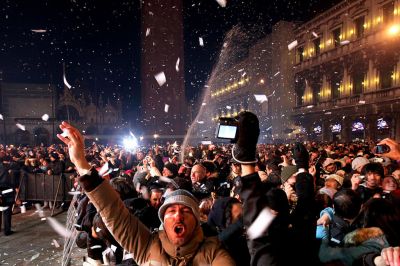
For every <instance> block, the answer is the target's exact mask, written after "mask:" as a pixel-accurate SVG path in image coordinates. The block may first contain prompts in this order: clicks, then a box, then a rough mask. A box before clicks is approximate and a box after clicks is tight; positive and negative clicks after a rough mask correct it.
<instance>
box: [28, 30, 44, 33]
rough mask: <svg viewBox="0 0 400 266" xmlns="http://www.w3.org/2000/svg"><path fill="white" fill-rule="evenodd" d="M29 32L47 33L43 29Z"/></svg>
mask: <svg viewBox="0 0 400 266" xmlns="http://www.w3.org/2000/svg"><path fill="white" fill-rule="evenodd" d="M31 31H32V32H34V33H45V32H47V30H45V29H32V30H31Z"/></svg>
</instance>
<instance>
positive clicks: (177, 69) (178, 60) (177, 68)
mask: <svg viewBox="0 0 400 266" xmlns="http://www.w3.org/2000/svg"><path fill="white" fill-rule="evenodd" d="M180 61H181V59H180V58H179V57H178V59H177V60H176V64H175V70H176V72H179V62H180Z"/></svg>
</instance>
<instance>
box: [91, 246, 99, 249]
mask: <svg viewBox="0 0 400 266" xmlns="http://www.w3.org/2000/svg"><path fill="white" fill-rule="evenodd" d="M98 248H101V246H100V245H95V246H92V247H90V249H98Z"/></svg>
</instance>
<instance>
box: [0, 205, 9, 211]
mask: <svg viewBox="0 0 400 266" xmlns="http://www.w3.org/2000/svg"><path fill="white" fill-rule="evenodd" d="M8 208H9V207H8V206H6V207H0V212H2V211H5V210H7V209H8Z"/></svg>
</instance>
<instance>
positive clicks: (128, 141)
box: [123, 134, 138, 151]
mask: <svg viewBox="0 0 400 266" xmlns="http://www.w3.org/2000/svg"><path fill="white" fill-rule="evenodd" d="M123 144H124V148H125V149H127V150H130V151H132V150H134V149H136V148H137V146H138V141H137V138H136V137H135V135H133V134H132V135H131V136H129V137H126V138H124V140H123Z"/></svg>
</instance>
